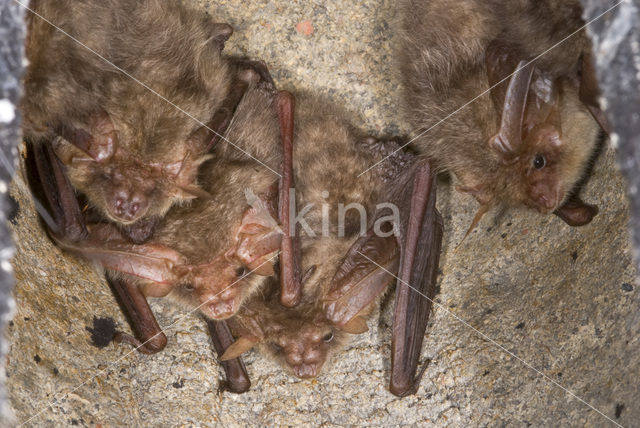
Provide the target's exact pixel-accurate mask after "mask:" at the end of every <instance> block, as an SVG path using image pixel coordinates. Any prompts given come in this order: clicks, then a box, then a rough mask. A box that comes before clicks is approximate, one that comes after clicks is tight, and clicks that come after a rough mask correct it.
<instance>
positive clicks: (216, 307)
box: [26, 59, 291, 392]
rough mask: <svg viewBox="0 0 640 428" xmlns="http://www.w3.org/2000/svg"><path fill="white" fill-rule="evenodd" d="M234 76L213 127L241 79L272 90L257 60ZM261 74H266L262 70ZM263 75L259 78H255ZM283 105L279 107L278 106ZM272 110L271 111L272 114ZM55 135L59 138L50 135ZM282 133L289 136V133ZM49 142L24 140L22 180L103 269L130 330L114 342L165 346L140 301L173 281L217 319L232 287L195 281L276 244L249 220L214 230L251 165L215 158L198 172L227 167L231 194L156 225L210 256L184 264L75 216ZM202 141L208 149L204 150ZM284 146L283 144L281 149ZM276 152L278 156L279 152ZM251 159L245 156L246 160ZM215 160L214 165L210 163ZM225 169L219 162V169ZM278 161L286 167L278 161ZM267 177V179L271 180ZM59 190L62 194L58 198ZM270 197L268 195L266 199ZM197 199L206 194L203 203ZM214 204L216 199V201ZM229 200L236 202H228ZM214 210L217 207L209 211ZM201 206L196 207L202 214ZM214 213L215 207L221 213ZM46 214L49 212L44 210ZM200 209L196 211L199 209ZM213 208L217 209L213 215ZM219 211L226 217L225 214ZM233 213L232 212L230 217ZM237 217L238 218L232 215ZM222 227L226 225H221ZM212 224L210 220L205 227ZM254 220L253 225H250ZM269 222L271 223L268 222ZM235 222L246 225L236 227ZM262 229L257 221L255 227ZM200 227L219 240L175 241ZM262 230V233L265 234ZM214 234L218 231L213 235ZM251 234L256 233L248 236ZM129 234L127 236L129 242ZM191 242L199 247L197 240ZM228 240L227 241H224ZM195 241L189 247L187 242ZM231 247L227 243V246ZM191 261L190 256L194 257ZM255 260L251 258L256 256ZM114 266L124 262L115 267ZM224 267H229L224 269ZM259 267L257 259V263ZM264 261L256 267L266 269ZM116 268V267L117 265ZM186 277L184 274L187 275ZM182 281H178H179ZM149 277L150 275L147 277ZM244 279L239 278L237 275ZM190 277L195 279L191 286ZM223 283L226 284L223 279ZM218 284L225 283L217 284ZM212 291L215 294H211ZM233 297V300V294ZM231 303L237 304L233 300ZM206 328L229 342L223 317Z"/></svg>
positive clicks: (235, 365) (225, 118) (237, 383)
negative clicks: (234, 256)
mask: <svg viewBox="0 0 640 428" xmlns="http://www.w3.org/2000/svg"><path fill="white" fill-rule="evenodd" d="M236 72H237V76H235V77H234V80H233V82H232V85H231V91H230V94H229V96H228V97H227V99H225V100H224V102H223V104H222V106H221V108H219V109H218V111H217V112H216V113H215V114H214V116H213V119H212V121H213V122H215V123H216V124H218V125H219V128H220V129H226V128H227V127H228V126H229V122H230V120H231V117H232V116H233V115H234V113H235V109H236V107H237V105H238V103H239V102H240V100H241V99H242V97H243V96H244V93H245V91H246V90H247V88H248V87H249V85H256V84H257V83H261V84H262V85H263V86H264V87H265V88H266V89H265V92H273V89H272V84H273V82H272V80H271V78H270V76H268V75H267V74H265V73H267V71H266V67H264V64H263V63H261V62H257V61H248V60H243V59H240V60H237V70H236ZM265 76H266V77H265ZM265 78H266V79H267V80H266V81H264V80H262V81H261V80H260V79H265ZM284 110H286V108H285V109H284ZM275 116H276V114H275V112H274V117H275ZM57 138H60V137H57ZM289 139H290V138H289ZM210 144H212V147H213V146H215V140H212V141H211V143H210ZM53 147H55V144H53V145H52V144H28V150H29V152H28V155H27V158H26V160H27V175H28V177H29V179H30V184H31V187H32V189H33V190H34V193H35V194H36V200H37V201H40V200H43V201H45V205H46V206H45V207H43V208H44V209H43V210H40V212H41V213H44V214H45V216H46V217H53V218H57V219H60V218H62V219H63V220H74V222H71V224H72V225H73V226H74V227H76V226H77V227H79V228H80V229H81V230H82V231H83V234H82V235H79V234H70V233H69V232H73V231H74V230H75V229H74V228H73V227H70V226H66V225H65V227H63V228H60V227H58V226H59V224H58V223H57V222H56V221H48V222H47V224H48V225H49V226H50V228H49V230H50V232H51V235H52V237H53V238H54V240H55V241H56V242H57V243H58V244H59V245H60V246H61V247H62V248H63V249H66V250H68V251H71V252H75V253H76V254H81V255H82V256H84V257H87V258H89V259H92V260H97V261H99V262H100V263H101V264H102V265H103V267H105V268H107V280H108V282H109V284H110V286H111V288H112V289H113V291H114V294H115V295H116V297H117V299H118V301H119V303H120V305H121V307H122V309H123V311H124V313H125V315H126V316H127V318H128V319H129V321H130V324H131V325H132V328H133V331H134V336H132V335H129V334H126V333H122V332H119V333H118V334H116V336H115V337H114V340H116V341H118V342H124V343H129V344H131V345H133V346H136V347H137V348H138V350H139V351H140V352H143V353H147V354H151V353H155V352H159V351H160V350H162V349H163V348H164V347H165V346H166V342H167V339H166V336H165V335H164V333H163V332H162V330H161V329H160V327H159V326H158V324H157V322H156V320H155V317H154V315H153V313H152V312H151V309H150V308H149V305H148V303H147V300H146V297H147V296H158V297H159V296H164V295H166V294H167V293H169V292H170V291H171V290H172V289H174V288H175V287H174V285H175V284H178V285H179V286H180V287H178V288H179V290H178V291H176V292H175V293H174V294H175V297H176V298H180V297H182V300H184V301H187V302H197V303H198V304H199V303H200V302H198V301H197V298H198V296H199V297H201V298H203V299H204V298H205V297H206V298H208V297H212V301H211V302H208V301H205V302H204V303H207V305H206V306H203V312H204V313H205V314H213V315H211V317H213V318H224V316H225V315H224V314H225V313H224V312H220V311H225V310H228V308H229V304H228V300H229V299H231V300H233V299H234V296H235V295H237V293H236V294H234V293H235V290H231V292H227V293H225V294H223V295H222V296H221V297H220V298H219V299H217V300H215V301H213V298H215V295H213V296H211V295H203V294H198V290H200V288H199V287H200V286H201V285H202V284H203V283H204V284H205V285H204V286H202V287H203V288H206V290H211V286H212V284H211V283H210V282H209V283H208V282H207V279H208V278H212V279H214V280H215V279H219V278H217V277H216V276H215V275H216V274H217V273H218V272H217V270H216V269H217V268H218V266H224V267H226V270H224V272H229V270H230V271H231V275H232V276H233V279H235V278H236V277H238V278H241V277H242V276H243V272H244V271H245V270H244V268H240V266H241V265H242V264H241V262H243V261H246V263H249V264H250V263H252V262H256V261H255V260H250V259H248V257H249V258H250V257H252V255H253V254H255V253H256V250H258V251H261V250H265V248H270V247H269V246H273V245H276V247H275V248H273V249H272V250H269V251H270V252H274V251H276V250H277V244H278V243H279V239H278V238H279V237H278V236H273V234H272V236H266V237H265V236H263V235H264V234H262V235H261V234H260V232H261V231H260V230H257V231H256V230H255V226H256V224H254V223H248V222H244V223H241V224H239V225H238V230H235V231H234V232H235V234H232V235H228V236H227V235H224V233H221V232H220V231H221V230H225V231H228V230H229V228H228V224H225V222H226V220H230V216H231V215H232V214H233V212H232V211H227V210H226V208H227V207H228V206H229V205H230V202H229V201H230V200H231V197H232V196H233V197H236V198H238V197H240V198H241V199H242V200H244V198H245V196H244V193H243V187H242V186H243V185H250V184H251V182H250V180H249V179H247V180H240V181H235V182H234V181H233V180H234V179H235V180H238V179H239V178H240V175H241V174H242V173H244V175H245V176H246V177H247V178H249V176H250V173H251V172H253V168H252V167H248V166H247V165H246V162H245V165H243V168H239V167H235V170H237V171H239V173H238V174H234V172H233V170H234V166H232V165H228V164H225V163H224V162H223V161H222V160H221V161H220V162H217V163H215V161H213V160H212V162H214V163H213V164H212V165H210V166H211V168H209V169H207V171H211V174H209V175H206V174H205V175H204V178H205V181H206V182H208V183H211V186H212V187H213V186H215V185H217V184H219V183H215V180H216V177H217V176H225V175H226V174H225V173H226V172H228V173H229V176H228V177H229V178H230V179H231V181H232V182H233V183H235V190H236V193H235V194H234V195H232V190H233V184H232V185H231V186H230V187H229V188H228V192H227V193H224V194H219V193H218V194H216V196H217V197H218V198H219V199H215V198H210V199H211V200H208V199H207V198H202V200H200V201H199V205H198V204H196V206H194V207H192V208H193V210H191V209H190V208H187V207H183V208H182V210H180V209H176V211H175V212H172V216H171V217H169V219H167V221H166V222H164V223H163V228H162V229H161V230H160V231H159V233H158V235H159V236H160V241H162V238H164V240H165V241H167V240H168V241H169V242H171V243H173V242H175V241H176V240H178V242H182V243H183V245H182V246H180V247H179V248H180V250H183V251H184V252H185V253H186V254H187V255H188V256H190V257H191V259H190V260H191V261H194V260H199V259H196V257H201V256H202V254H201V253H200V250H204V251H205V253H204V254H209V255H211V258H212V260H207V262H209V263H198V264H197V265H193V264H192V265H189V264H188V263H187V260H189V259H188V257H187V256H185V255H183V254H181V253H179V252H177V251H175V250H172V249H170V248H168V247H164V246H163V245H162V244H161V243H158V242H156V243H150V244H147V245H141V244H139V243H137V242H135V240H133V239H132V238H131V236H130V235H129V234H125V233H123V230H122V228H119V227H116V225H114V224H113V223H104V222H99V223H92V224H89V225H88V226H87V225H86V224H85V221H86V220H87V219H88V218H89V217H90V216H89V215H88V214H91V213H90V212H89V213H85V215H84V216H83V215H82V214H81V213H80V209H79V207H78V201H77V199H76V198H75V195H74V191H73V189H72V187H71V184H70V182H69V180H67V179H66V175H65V174H64V172H63V171H62V169H61V166H62V165H61V162H60V160H59V158H58V156H56V155H55V154H54V152H53ZM212 147H209V148H208V149H211V148H212ZM290 150H291V147H289V151H290ZM280 157H282V156H280ZM252 162H253V161H252ZM218 167H220V168H219V169H218ZM225 168H226V169H225ZM283 168H285V169H286V167H285V166H283ZM264 175H265V174H264V173H263V175H262V176H258V177H259V178H261V181H260V184H261V185H262V183H265V182H266V183H268V182H269V181H268V177H267V178H265V177H264ZM271 181H273V179H272V180H271ZM254 188H255V189H256V191H261V190H265V189H263V188H264V186H263V188H258V187H255V186H254ZM265 191H266V192H267V193H268V195H267V196H268V198H267V200H271V199H273V200H275V198H274V197H273V196H269V195H270V193H269V192H271V189H266V190H265ZM63 196H67V197H66V199H65V198H64V197H63ZM269 198H270V199H269ZM205 199H207V201H206V202H205ZM253 202H254V203H257V204H258V205H259V206H260V207H262V208H264V209H268V208H269V205H268V203H267V202H265V201H263V200H261V199H257V200H255V201H253ZM218 203H219V205H218ZM236 205H237V204H236ZM245 205H247V202H246V201H244V202H243V204H240V205H237V206H238V209H236V210H235V212H237V213H238V215H239V216H240V215H241V214H242V207H243V206H245ZM212 207H213V208H214V211H213V214H215V215H213V216H212V218H214V219H216V220H218V223H216V224H214V225H211V223H210V222H208V221H207V214H211V213H210V212H208V211H207V210H209V211H211V208H212ZM216 209H217V211H215V210H216ZM252 210H253V208H251V209H249V210H248V211H247V213H245V215H244V216H243V218H242V219H243V220H244V219H245V218H251V217H252V215H253V216H254V217H255V214H253V211H252ZM203 211H204V213H203ZM221 213H222V214H221ZM49 214H52V215H49ZM203 214H204V216H203ZM218 214H221V215H220V216H219V215H218ZM225 216H226V217H225ZM238 218H239V217H238ZM192 219H196V220H197V219H200V221H199V222H198V221H195V222H192V221H191V220H192ZM183 221H186V224H187V225H189V226H191V227H195V229H189V227H185V226H184V224H182V223H181V222H183ZM238 223H240V222H238ZM199 225H204V229H199V230H198V228H199ZM222 225H224V226H226V228H224V227H222ZM207 226H208V227H209V228H208V229H207ZM211 226H213V227H211ZM257 226H260V225H257ZM276 226H277V225H276ZM242 227H245V228H248V229H249V230H243V229H242ZM263 229H264V228H263ZM205 230H209V231H211V234H210V235H209V236H208V238H213V239H214V240H213V242H216V243H217V242H219V243H220V246H219V247H213V246H211V245H210V244H209V242H208V241H203V240H202V239H200V240H198V239H193V240H192V241H190V242H189V241H188V240H180V238H181V235H182V234H184V232H191V234H190V235H189V236H194V237H195V236H198V237H201V233H202V232H203V231H205ZM266 235H269V234H268V233H267V234H266ZM256 236H257V237H258V238H264V239H262V240H259V242H257V246H256V245H254V244H253V243H252V241H251V239H252V238H253V237H256ZM217 238H220V240H218V239H217ZM223 238H228V241H226V242H224V241H222V239H223ZM256 239H257V238H256ZM230 240H233V241H234V243H233V245H235V248H234V249H233V251H236V252H237V253H238V258H237V260H236V261H235V265H233V266H231V267H230V266H229V263H228V262H227V257H228V256H230V254H229V251H227V252H226V253H225V251H223V250H221V249H222V246H224V245H226V244H227V243H229V241H230ZM132 241H133V242H132ZM198 245H199V247H198ZM230 245H231V244H230ZM194 246H195V247H194ZM216 250H220V251H222V253H221V254H218V255H217V256H216V254H217V253H216ZM229 250H231V249H229ZM194 263H196V262H194ZM256 263H257V262H256ZM122 266H125V267H124V268H122ZM229 267H230V269H229ZM258 268H260V266H258ZM269 268H270V266H269V265H267V267H264V268H262V269H263V270H264V269H267V270H268V269H269ZM118 270H120V271H121V272H119V271H118ZM187 278H188V279H187ZM139 279H146V280H147V282H146V283H145V282H144V281H140V280H139ZM225 279H226V278H225V277H224V276H223V277H222V279H220V281H218V282H215V281H214V284H213V285H215V284H220V283H221V282H222V281H223V280H225ZM181 280H182V281H183V282H180V281H181ZM154 281H155V282H154ZM243 282H247V280H243ZM192 284H195V286H194V285H192ZM253 284H257V281H253ZM224 285H226V283H225V284H224ZM217 291H225V290H217ZM218 294H220V293H218ZM236 300H237V299H236ZM236 304H239V302H238V303H236ZM208 324H209V330H210V333H211V336H212V341H213V345H214V348H215V349H216V351H217V352H218V353H219V354H222V353H223V352H224V349H225V348H226V346H228V344H229V343H230V341H229V334H228V333H225V331H228V329H227V330H225V329H226V325H225V324H224V322H216V323H211V322H209V323H208ZM223 368H224V369H225V372H226V373H227V379H228V381H227V382H226V383H223V384H222V386H223V389H227V390H230V391H232V392H243V391H245V390H246V389H248V388H249V385H250V381H249V378H248V376H247V374H246V369H245V368H244V365H243V364H242V361H241V360H239V359H238V360H235V359H234V360H233V361H229V362H225V363H224V365H223Z"/></svg>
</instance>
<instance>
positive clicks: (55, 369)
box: [53, 367, 60, 376]
mask: <svg viewBox="0 0 640 428" xmlns="http://www.w3.org/2000/svg"><path fill="white" fill-rule="evenodd" d="M59 373H60V371H59V370H58V368H57V367H54V368H53V374H54V375H55V376H58V374H59Z"/></svg>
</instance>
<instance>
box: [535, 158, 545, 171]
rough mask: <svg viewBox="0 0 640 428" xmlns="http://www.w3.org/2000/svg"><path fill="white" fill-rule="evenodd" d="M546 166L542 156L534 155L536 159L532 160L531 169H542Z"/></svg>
mask: <svg viewBox="0 0 640 428" xmlns="http://www.w3.org/2000/svg"><path fill="white" fill-rule="evenodd" d="M546 165H547V159H545V157H544V156H543V155H536V157H535V158H533V167H534V168H535V169H542V168H544V167H545V166H546Z"/></svg>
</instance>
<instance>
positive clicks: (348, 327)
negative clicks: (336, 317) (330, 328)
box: [339, 316, 369, 334]
mask: <svg viewBox="0 0 640 428" xmlns="http://www.w3.org/2000/svg"><path fill="white" fill-rule="evenodd" d="M339 328H340V330H342V331H344V332H345V333H350V334H361V333H365V332H367V331H368V330H369V327H368V326H367V321H366V320H365V318H364V317H361V316H357V317H355V318H352V319H351V320H349V321H348V322H347V323H346V324H343V325H341V326H339Z"/></svg>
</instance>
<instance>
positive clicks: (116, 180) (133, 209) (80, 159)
mask: <svg viewBox="0 0 640 428" xmlns="http://www.w3.org/2000/svg"><path fill="white" fill-rule="evenodd" d="M56 152H57V154H58V156H59V157H60V158H61V159H62V160H63V162H64V163H65V164H66V165H67V171H68V175H69V179H70V181H71V183H72V185H73V186H74V187H75V188H77V189H78V190H79V191H81V192H83V193H85V194H86V195H87V198H88V200H89V201H90V202H91V203H92V205H94V206H95V207H96V208H97V209H98V210H100V211H101V212H102V213H103V214H104V215H105V217H106V218H108V219H109V220H111V221H113V222H115V223H117V224H121V225H123V226H130V225H133V224H134V223H137V222H139V221H140V220H142V219H150V218H155V217H162V216H163V215H164V214H165V213H166V212H167V211H168V209H169V208H170V207H171V206H172V205H173V204H175V203H177V202H181V201H187V200H190V199H193V198H195V197H196V196H195V195H194V194H193V193H190V192H189V190H188V189H189V188H193V187H195V182H196V175H197V167H198V165H199V164H200V163H202V161H203V160H205V159H206V158H202V157H201V158H197V157H196V156H195V155H191V156H188V157H187V156H184V155H183V156H182V158H181V157H180V152H178V153H177V155H178V156H177V157H176V160H175V161H174V162H167V163H161V162H149V163H145V162H141V161H139V160H138V159H136V158H135V156H133V155H132V153H130V152H128V151H127V150H126V148H123V147H118V143H117V142H113V148H112V152H113V154H110V155H109V156H104V157H102V158H100V159H99V160H95V159H93V158H91V157H90V156H87V154H86V153H84V152H83V151H81V150H79V149H78V148H77V147H76V146H75V145H73V144H71V143H69V142H67V141H64V140H58V144H57V145H56Z"/></svg>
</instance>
